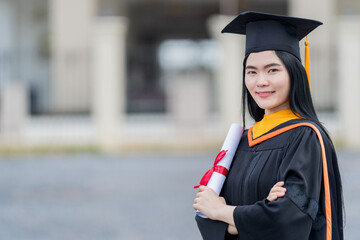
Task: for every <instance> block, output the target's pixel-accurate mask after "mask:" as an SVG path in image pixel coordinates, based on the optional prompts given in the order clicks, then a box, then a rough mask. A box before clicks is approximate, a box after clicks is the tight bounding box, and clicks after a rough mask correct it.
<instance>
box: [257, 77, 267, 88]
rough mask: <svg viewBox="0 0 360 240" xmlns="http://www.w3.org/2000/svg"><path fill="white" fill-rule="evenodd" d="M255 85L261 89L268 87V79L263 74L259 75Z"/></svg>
mask: <svg viewBox="0 0 360 240" xmlns="http://www.w3.org/2000/svg"><path fill="white" fill-rule="evenodd" d="M256 85H257V86H258V87H263V86H267V85H269V82H268V79H267V77H266V75H265V74H259V77H258V80H257V83H256Z"/></svg>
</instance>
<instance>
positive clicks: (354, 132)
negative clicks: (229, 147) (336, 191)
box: [0, 0, 360, 239]
mask: <svg viewBox="0 0 360 240" xmlns="http://www.w3.org/2000/svg"><path fill="white" fill-rule="evenodd" d="M247 10H253V11H264V12H270V13H277V14H288V15H292V16H298V17H305V18H313V19H317V20H319V21H322V22H324V25H322V26H320V27H319V28H318V29H316V31H314V32H313V33H311V34H310V35H309V41H310V59H311V80H312V82H311V86H312V88H311V90H312V97H313V100H314V103H315V107H316V109H317V112H318V114H319V118H320V120H321V121H322V122H323V123H324V125H325V127H326V128H327V129H328V130H329V132H330V135H331V137H332V138H333V141H334V143H335V145H336V147H337V149H338V152H339V162H340V165H341V168H342V171H343V176H344V185H345V187H344V188H345V192H344V194H345V197H346V202H345V204H346V205H345V206H348V208H347V209H350V210H347V216H348V228H347V234H348V235H347V236H348V238H347V239H356V237H355V236H357V234H359V233H360V232H359V229H360V217H358V216H357V214H356V212H357V211H358V210H359V206H358V204H357V203H356V199H357V197H359V194H358V192H359V191H358V190H360V189H359V187H358V186H357V184H356V183H358V182H359V180H360V174H359V173H358V169H359V168H360V164H359V162H360V161H358V160H360V154H359V149H360V125H359V124H358V123H359V122H360V111H359V110H360V109H359V107H356V106H358V104H359V103H360V94H358V92H359V91H360V81H359V80H360V68H359V66H360V2H359V1H357V0H318V1H310V0H302V1H298V0H226V1H225V0H181V1H180V0H76V1H71V0H0V33H1V37H0V154H1V161H0V172H1V174H0V175H1V177H0V179H1V183H0V195H1V196H0V211H1V212H2V213H3V214H0V215H1V217H0V226H2V227H0V230H1V231H0V232H2V233H0V238H1V239H64V238H66V239H152V238H151V237H153V239H200V235H199V234H198V232H197V229H196V226H195V222H194V221H193V211H192V209H191V205H192V199H193V196H194V194H195V192H194V191H192V189H191V188H192V185H195V184H196V183H197V182H198V181H199V178H200V177H201V175H202V173H203V172H205V171H206V170H207V169H206V168H207V166H210V165H211V164H212V163H211V162H212V160H213V158H214V156H216V151H218V149H220V147H221V144H222V141H223V140H224V138H225V135H226V133H227V130H228V128H229V126H230V124H231V123H233V122H239V123H241V109H240V103H241V81H242V61H243V56H244V44H245V38H244V37H243V36H240V35H232V34H221V33H220V31H221V29H222V28H223V27H224V26H225V25H226V24H227V23H228V22H229V21H230V20H231V19H232V18H233V17H234V16H236V15H237V14H238V13H239V12H242V11H247ZM303 50H304V47H303V41H302V42H301V52H304V51H303ZM353 107H354V108H353ZM247 123H248V126H250V125H251V124H252V122H251V120H248V121H247ZM248 126H247V127H248ZM159 165H160V167H159ZM160 170H161V171H160ZM152 172H153V173H154V174H151V173H152ZM124 182H125V183H128V185H126V184H125V185H126V186H125V185H124ZM174 188H179V189H178V191H175V189H174ZM169 189H171V191H174V193H173V194H170V195H171V196H169V195H168V194H165V193H166V192H168V191H169ZM160 196H162V197H160ZM133 198H134V199H133ZM144 199H147V200H146V201H145V202H147V203H150V206H148V207H146V204H145V207H144V206H142V205H143V204H144V203H145V202H144ZM174 203H176V205H177V206H178V207H174V205H173V204H174ZM179 206H181V207H179ZM132 209H133V210H132ZM154 216H156V220H154V219H153V217H154ZM139 223H140V224H139ZM157 223H158V224H157ZM156 224H157V225H156ZM159 224H160V225H162V226H163V227H161V228H160V227H154V226H155V225H156V226H158V225H159ZM137 225H140V226H137ZM1 228H2V229H1ZM184 229H187V230H184ZM2 234H3V235H2Z"/></svg>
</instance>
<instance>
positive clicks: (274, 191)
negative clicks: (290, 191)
mask: <svg viewBox="0 0 360 240" xmlns="http://www.w3.org/2000/svg"><path fill="white" fill-rule="evenodd" d="M284 184H285V183H284V182H283V181H280V182H277V183H276V184H275V185H274V186H273V187H272V188H271V190H270V193H269V195H268V197H267V199H268V200H269V201H270V202H272V201H275V200H276V199H278V198H279V197H283V196H285V192H286V188H283V187H282V186H284Z"/></svg>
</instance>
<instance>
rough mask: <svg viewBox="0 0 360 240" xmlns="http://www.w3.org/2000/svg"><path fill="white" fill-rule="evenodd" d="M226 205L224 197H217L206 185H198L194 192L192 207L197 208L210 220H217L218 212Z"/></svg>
mask: <svg viewBox="0 0 360 240" xmlns="http://www.w3.org/2000/svg"><path fill="white" fill-rule="evenodd" d="M225 206H226V202H225V199H224V198H223V197H219V196H218V195H217V194H216V193H215V192H214V190H212V189H211V188H209V187H206V186H200V187H199V192H198V193H197V194H196V197H195V200H194V205H193V208H194V209H195V210H199V211H200V212H201V213H202V214H204V215H206V216H207V217H208V218H210V219H212V220H218V217H219V214H218V213H219V212H220V211H221V209H222V208H223V207H225Z"/></svg>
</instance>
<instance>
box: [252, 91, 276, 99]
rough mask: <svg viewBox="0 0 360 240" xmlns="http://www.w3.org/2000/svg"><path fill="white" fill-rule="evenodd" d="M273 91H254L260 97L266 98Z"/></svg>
mask: <svg viewBox="0 0 360 240" xmlns="http://www.w3.org/2000/svg"><path fill="white" fill-rule="evenodd" d="M274 93H275V91H263V92H256V94H257V95H258V96H259V97H261V98H266V97H269V96H271V95H272V94H274Z"/></svg>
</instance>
